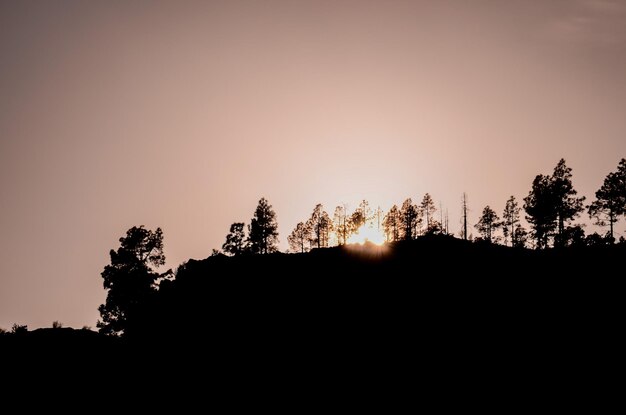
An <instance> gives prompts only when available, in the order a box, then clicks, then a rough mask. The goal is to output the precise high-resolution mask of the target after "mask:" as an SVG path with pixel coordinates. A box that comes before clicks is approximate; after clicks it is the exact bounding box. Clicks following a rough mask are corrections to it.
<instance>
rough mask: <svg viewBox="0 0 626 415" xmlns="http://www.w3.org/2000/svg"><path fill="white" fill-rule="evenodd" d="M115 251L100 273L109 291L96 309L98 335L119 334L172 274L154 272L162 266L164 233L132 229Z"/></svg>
mask: <svg viewBox="0 0 626 415" xmlns="http://www.w3.org/2000/svg"><path fill="white" fill-rule="evenodd" d="M120 245H121V246H120V247H119V248H118V250H117V251H115V250H111V251H110V256H111V264H110V265H107V266H105V267H104V271H102V278H103V279H104V281H103V285H104V288H105V289H106V290H108V293H107V298H106V302H105V304H102V305H101V306H100V307H99V308H98V310H99V311H100V316H101V317H102V321H98V328H99V329H100V332H102V333H106V334H120V333H123V332H124V331H125V330H127V329H128V328H129V327H130V326H131V325H132V324H133V320H134V319H135V318H136V314H137V313H138V312H139V311H140V310H141V308H142V306H143V305H144V304H145V303H146V302H147V300H148V299H149V297H150V296H151V295H152V294H153V293H154V292H155V291H156V287H157V284H158V282H159V280H160V279H162V278H164V277H165V276H167V275H169V273H170V272H171V271H167V272H166V273H163V274H159V273H157V272H156V269H157V268H158V267H160V266H162V265H164V264H165V255H164V254H163V231H161V228H157V229H156V231H151V230H148V229H145V228H144V227H143V225H142V226H139V227H136V226H134V227H132V228H130V229H129V230H128V231H127V232H126V236H125V237H122V238H120Z"/></svg>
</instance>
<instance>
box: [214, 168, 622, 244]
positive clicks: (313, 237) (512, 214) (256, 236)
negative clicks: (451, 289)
mask: <svg viewBox="0 0 626 415" xmlns="http://www.w3.org/2000/svg"><path fill="white" fill-rule="evenodd" d="M584 201H585V197H578V196H577V192H576V190H575V189H574V187H573V184H572V169H571V168H569V167H567V165H566V163H565V160H564V159H561V160H560V161H559V162H558V164H557V165H556V167H555V168H554V171H553V173H552V174H551V175H543V174H539V175H537V176H536V177H535V179H534V180H533V182H532V186H531V190H530V191H529V193H528V195H527V196H526V197H525V198H524V199H523V204H522V205H521V206H520V203H519V202H518V200H517V199H516V197H515V196H513V195H512V196H510V197H509V198H508V200H507V201H506V202H505V205H504V208H503V210H502V213H501V215H502V216H501V217H500V216H499V215H498V213H497V212H496V211H495V210H494V209H493V208H492V207H491V206H485V207H484V208H483V210H482V213H481V215H480V217H479V220H478V222H477V223H476V224H475V225H474V228H475V229H476V230H477V232H478V235H479V236H477V237H476V238H474V237H473V235H471V234H470V235H468V231H467V225H465V226H463V229H462V230H461V232H460V233H459V236H460V237H461V238H463V239H466V240H467V239H470V240H475V241H480V242H487V243H503V244H504V245H510V246H512V247H518V248H524V247H529V246H532V247H534V248H537V249H542V248H547V247H549V246H554V247H565V246H570V245H597V244H605V243H614V242H615V237H614V225H615V223H616V222H617V221H618V219H619V217H620V216H622V215H624V214H626V159H622V160H621V161H620V163H619V164H618V166H617V170H616V171H615V172H611V173H609V174H608V175H607V177H606V178H605V180H604V183H603V184H602V186H601V187H600V189H599V190H598V191H597V192H596V194H595V200H594V201H593V202H592V203H591V204H590V205H587V206H585V205H584ZM466 203H467V202H466V197H465V195H463V218H462V219H463V222H464V223H467V204H466ZM522 209H523V210H524V213H525V216H524V218H525V219H526V222H527V223H528V224H529V229H526V228H525V227H524V226H523V225H522V222H521V219H522ZM585 209H586V210H587V213H588V214H589V216H590V217H591V218H592V219H593V220H594V223H595V224H597V225H600V226H608V227H609V229H608V232H607V233H606V234H605V235H599V234H598V233H593V234H590V235H585V230H584V226H583V225H580V224H576V223H573V221H574V220H575V219H576V218H577V217H579V216H580V214H581V213H582V212H583V211H584V210H585ZM247 229H248V235H246V232H245V230H246V225H245V224H244V223H242V222H237V223H233V224H232V225H231V227H230V232H229V233H228V235H227V236H226V242H225V243H224V245H223V246H222V250H223V252H224V253H226V254H228V255H241V254H245V253H269V252H276V251H277V250H278V248H277V242H278V231H277V224H276V214H275V213H274V211H273V210H272V208H271V205H269V203H268V202H267V200H266V199H264V198H263V199H261V201H260V202H259V205H258V207H257V209H256V211H255V214H254V217H253V219H252V220H251V223H250V225H248V226H247ZM368 230H370V231H371V230H375V232H373V233H374V234H376V233H379V234H380V235H384V241H386V242H397V241H400V240H412V239H416V238H417V237H419V236H423V235H433V234H444V235H447V234H449V220H448V213H447V211H445V213H444V210H443V208H442V207H441V205H440V207H439V209H438V208H437V206H436V204H435V202H434V200H433V198H432V197H431V195H430V194H429V193H426V194H425V195H424V197H423V198H422V200H421V202H420V203H414V202H413V200H412V199H411V198H408V199H406V200H405V201H404V202H402V203H401V204H400V205H395V204H394V205H393V206H392V207H391V208H390V209H389V211H387V212H383V211H382V210H381V209H380V207H378V208H376V209H372V208H371V207H370V205H369V202H368V201H367V200H363V201H361V203H360V204H359V205H358V206H357V208H356V209H355V210H354V211H352V212H350V211H349V210H348V207H347V206H346V205H340V206H337V207H335V209H334V211H333V215H332V217H331V215H330V214H329V213H328V211H326V210H325V209H324V206H323V205H322V204H317V205H316V206H315V207H314V208H313V211H312V213H311V215H310V216H309V217H308V218H307V219H305V220H303V221H301V222H299V223H298V224H297V225H296V227H295V228H294V229H293V230H292V232H291V233H290V234H289V236H288V237H287V241H288V243H289V251H290V252H294V253H295V252H300V253H302V252H307V251H309V250H311V249H313V248H326V247H329V246H337V245H345V244H347V243H350V242H353V241H354V240H355V239H356V238H354V237H355V236H356V235H359V233H368V232H367V231H368ZM369 233H372V232H369ZM378 242H382V241H378ZM213 253H214V254H219V253H220V251H217V250H214V252H213Z"/></svg>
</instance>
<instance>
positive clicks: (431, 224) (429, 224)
mask: <svg viewBox="0 0 626 415" xmlns="http://www.w3.org/2000/svg"><path fill="white" fill-rule="evenodd" d="M436 211H437V208H435V202H434V201H433V198H432V197H431V196H430V194H428V193H426V194H425V195H424V198H423V199H422V203H421V204H420V210H419V213H420V216H422V215H423V216H425V217H426V233H433V232H435V231H436V230H437V229H439V225H438V224H437V221H436V220H435V212H436Z"/></svg>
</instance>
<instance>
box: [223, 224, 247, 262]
mask: <svg viewBox="0 0 626 415" xmlns="http://www.w3.org/2000/svg"><path fill="white" fill-rule="evenodd" d="M244 226H245V225H244V224H243V222H235V223H233V224H232V225H230V232H228V235H226V242H224V245H222V250H223V251H224V252H226V253H227V254H230V255H233V256H235V255H241V254H243V253H244V252H245V250H246V232H245V230H244Z"/></svg>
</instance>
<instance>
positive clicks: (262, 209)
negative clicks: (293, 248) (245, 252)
mask: <svg viewBox="0 0 626 415" xmlns="http://www.w3.org/2000/svg"><path fill="white" fill-rule="evenodd" d="M248 243H249V244H250V252H252V253H253V254H268V253H271V252H276V251H278V224H277V223H276V212H274V209H272V205H270V204H269V203H268V201H267V199H265V198H264V197H263V198H261V200H259V204H258V206H257V208H256V210H255V211H254V217H253V218H252V220H251V221H250V225H249V229H248Z"/></svg>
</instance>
